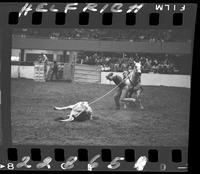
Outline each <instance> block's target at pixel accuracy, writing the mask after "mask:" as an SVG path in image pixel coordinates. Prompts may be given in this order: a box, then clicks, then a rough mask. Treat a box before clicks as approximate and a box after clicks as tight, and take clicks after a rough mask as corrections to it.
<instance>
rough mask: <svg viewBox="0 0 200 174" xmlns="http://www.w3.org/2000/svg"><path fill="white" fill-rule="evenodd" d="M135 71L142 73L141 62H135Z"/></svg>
mask: <svg viewBox="0 0 200 174" xmlns="http://www.w3.org/2000/svg"><path fill="white" fill-rule="evenodd" d="M134 70H135V72H137V73H141V62H135V61H134Z"/></svg>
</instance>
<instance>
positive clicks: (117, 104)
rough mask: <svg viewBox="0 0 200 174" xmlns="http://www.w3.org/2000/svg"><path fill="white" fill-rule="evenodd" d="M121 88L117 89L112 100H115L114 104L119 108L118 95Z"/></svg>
mask: <svg viewBox="0 0 200 174" xmlns="http://www.w3.org/2000/svg"><path fill="white" fill-rule="evenodd" d="M121 93H122V90H121V89H120V88H118V89H117V92H116V93H115V95H114V101H115V105H116V107H117V109H119V108H120V102H119V100H120V96H121Z"/></svg>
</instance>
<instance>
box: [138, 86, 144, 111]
mask: <svg viewBox="0 0 200 174" xmlns="http://www.w3.org/2000/svg"><path fill="white" fill-rule="evenodd" d="M142 91H143V90H142V89H141V88H140V89H138V90H137V91H136V99H137V101H138V103H139V105H140V109H144V106H143V105H142V101H141V93H142Z"/></svg>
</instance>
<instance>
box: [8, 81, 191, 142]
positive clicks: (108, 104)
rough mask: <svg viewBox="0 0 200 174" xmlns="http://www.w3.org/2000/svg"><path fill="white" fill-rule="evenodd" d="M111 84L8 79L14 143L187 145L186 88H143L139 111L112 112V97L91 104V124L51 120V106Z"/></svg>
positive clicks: (99, 93) (96, 92)
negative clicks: (9, 81) (141, 108)
mask: <svg viewBox="0 0 200 174" xmlns="http://www.w3.org/2000/svg"><path fill="white" fill-rule="evenodd" d="M113 87H114V86H112V85H102V84H101V85H100V84H81V83H80V84H79V83H67V82H45V83H44V82H34V81H33V80H23V79H12V80H11V98H12V105H11V107H12V137H13V143H14V144H43V145H131V146H187V145H188V132H189V105H190V90H189V89H186V88H175V87H152V86H144V93H143V95H142V101H143V105H144V107H145V109H144V110H140V109H139V107H134V106H133V107H132V108H129V109H127V110H124V109H122V110H116V109H115V105H114V101H113V94H114V93H112V94H111V95H109V96H106V97H105V98H103V99H102V100H100V101H99V102H97V103H95V104H93V105H92V108H93V111H94V113H93V115H94V117H95V119H94V120H88V121H84V122H67V123H66V122H65V123H61V122H57V121H55V119H56V118H58V117H62V116H63V115H64V114H66V113H65V112H63V111H54V110H53V106H66V105H70V104H74V103H77V102H79V101H89V102H90V101H93V100H94V99H96V98H97V97H100V96H102V95H103V94H105V93H106V92H107V91H109V90H110V89H112V88H113Z"/></svg>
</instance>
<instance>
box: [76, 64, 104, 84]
mask: <svg viewBox="0 0 200 174" xmlns="http://www.w3.org/2000/svg"><path fill="white" fill-rule="evenodd" d="M74 81H75V82H87V83H100V82H101V72H100V67H99V66H93V65H92V66H91V65H83V64H76V65H75V71H74Z"/></svg>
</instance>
